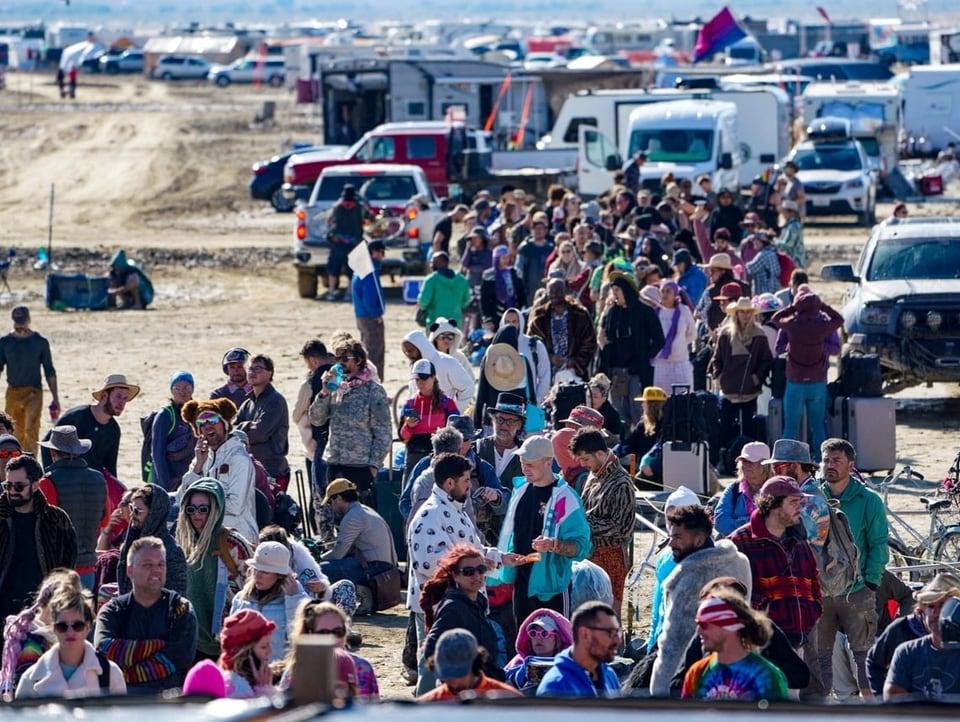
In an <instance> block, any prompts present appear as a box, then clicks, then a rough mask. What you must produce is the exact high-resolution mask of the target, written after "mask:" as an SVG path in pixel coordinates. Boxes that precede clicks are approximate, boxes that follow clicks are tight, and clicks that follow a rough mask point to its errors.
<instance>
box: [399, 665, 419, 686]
mask: <svg viewBox="0 0 960 722" xmlns="http://www.w3.org/2000/svg"><path fill="white" fill-rule="evenodd" d="M419 676H420V675H419V674H418V673H417V670H415V669H413V668H412V667H404V668H403V671H402V672H401V673H400V677H401V678H402V679H403V681H404V682H406V683H407V686H408V687H412V686H413V685H415V684H416V683H417V679H418V678H419Z"/></svg>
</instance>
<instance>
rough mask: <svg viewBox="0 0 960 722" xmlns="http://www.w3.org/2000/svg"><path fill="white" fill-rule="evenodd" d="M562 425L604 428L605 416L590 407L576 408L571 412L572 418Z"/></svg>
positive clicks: (568, 418)
mask: <svg viewBox="0 0 960 722" xmlns="http://www.w3.org/2000/svg"><path fill="white" fill-rule="evenodd" d="M560 423H561V424H574V425H576V426H603V414H601V413H600V412H599V411H597V410H596V409H591V408H590V407H589V406H575V407H574V408H573V409H571V410H570V416H568V417H567V418H565V419H564V420H563V421H561V422H560Z"/></svg>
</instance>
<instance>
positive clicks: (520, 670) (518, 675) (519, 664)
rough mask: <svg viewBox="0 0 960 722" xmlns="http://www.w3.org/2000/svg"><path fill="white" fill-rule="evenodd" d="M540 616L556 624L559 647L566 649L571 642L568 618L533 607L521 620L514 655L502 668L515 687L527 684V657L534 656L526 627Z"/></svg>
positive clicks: (518, 687)
mask: <svg viewBox="0 0 960 722" xmlns="http://www.w3.org/2000/svg"><path fill="white" fill-rule="evenodd" d="M540 617H550V618H551V619H552V620H553V621H554V623H555V624H556V625H557V637H558V638H559V641H560V644H559V648H560V649H566V648H567V647H569V646H570V645H572V644H573V629H572V628H571V626H570V620H569V619H567V618H566V617H564V616H563V615H562V614H560V613H559V612H555V611H553V610H552V609H546V608H544V609H535V610H534V611H532V612H530V614H529V615H527V618H526V619H524V620H523V623H522V624H521V625H520V627H519V631H518V632H517V641H516V644H515V648H516V650H517V654H516V656H514V658H513V659H511V660H510V661H509V662H508V663H507V666H506V667H505V668H504V672H506V674H507V681H508V682H509V683H510V684H512V685H513V686H514V687H516V688H517V689H522V688H523V687H525V686H526V685H527V665H526V660H527V657H533V656H535V655H534V653H533V646H532V644H531V641H530V632H529V630H528V627H529V626H530V624H531V623H532V622H533V620H535V619H538V618H540Z"/></svg>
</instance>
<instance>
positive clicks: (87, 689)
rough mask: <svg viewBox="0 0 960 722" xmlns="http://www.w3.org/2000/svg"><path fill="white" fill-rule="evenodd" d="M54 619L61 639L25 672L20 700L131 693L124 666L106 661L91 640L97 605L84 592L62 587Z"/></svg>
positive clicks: (53, 608)
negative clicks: (90, 634) (105, 692)
mask: <svg viewBox="0 0 960 722" xmlns="http://www.w3.org/2000/svg"><path fill="white" fill-rule="evenodd" d="M50 619H51V621H52V625H51V626H52V627H53V631H54V634H55V635H56V638H57V642H56V644H54V645H53V646H52V647H50V649H48V650H47V651H46V652H44V653H43V655H42V656H41V657H40V659H38V660H37V663H36V664H34V665H33V666H32V667H30V669H28V670H27V671H26V672H24V674H23V676H22V677H21V678H20V682H19V684H17V693H16V698H17V699H25V698H28V697H67V696H70V697H91V696H99V695H100V694H102V693H103V692H104V690H105V689H106V690H109V693H110V694H126V693H127V684H126V682H124V679H123V672H121V671H120V667H118V666H117V665H116V664H114V663H113V662H110V661H106V663H104V662H102V661H101V659H100V658H99V657H98V656H97V650H96V649H95V648H94V646H93V645H92V644H90V642H88V641H87V634H88V633H89V632H90V627H91V626H92V625H93V619H94V617H93V605H92V604H91V603H90V600H89V599H88V598H87V596H86V595H84V594H83V592H81V591H78V590H77V589H75V588H70V587H64V588H61V589H60V590H59V591H58V592H57V593H56V594H54V596H53V598H52V599H51V600H50ZM104 676H105V677H106V679H103V677H104Z"/></svg>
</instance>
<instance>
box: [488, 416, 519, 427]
mask: <svg viewBox="0 0 960 722" xmlns="http://www.w3.org/2000/svg"><path fill="white" fill-rule="evenodd" d="M494 419H495V420H496V422H497V423H498V424H500V425H501V426H520V424H522V423H523V420H522V419H518V418H517V417H516V416H494Z"/></svg>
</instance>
